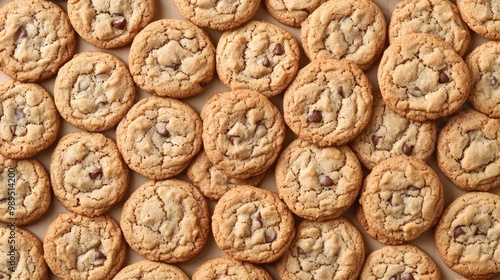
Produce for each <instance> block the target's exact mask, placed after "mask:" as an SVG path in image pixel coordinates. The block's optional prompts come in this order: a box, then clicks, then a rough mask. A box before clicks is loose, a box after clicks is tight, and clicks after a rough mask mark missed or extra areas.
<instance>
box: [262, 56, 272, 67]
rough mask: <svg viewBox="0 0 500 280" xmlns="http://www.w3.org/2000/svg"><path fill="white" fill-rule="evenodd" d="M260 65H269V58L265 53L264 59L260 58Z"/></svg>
mask: <svg viewBox="0 0 500 280" xmlns="http://www.w3.org/2000/svg"><path fill="white" fill-rule="evenodd" d="M262 65H264V66H265V67H269V66H271V61H270V60H269V58H268V57H267V55H265V56H264V59H262Z"/></svg>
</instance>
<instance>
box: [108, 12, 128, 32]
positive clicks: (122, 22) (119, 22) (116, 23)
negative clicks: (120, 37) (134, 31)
mask: <svg viewBox="0 0 500 280" xmlns="http://www.w3.org/2000/svg"><path fill="white" fill-rule="evenodd" d="M115 16H117V17H118V19H115V20H113V21H112V22H111V25H112V26H113V27H114V28H116V29H120V30H123V29H125V27H126V26H127V19H125V17H123V15H122V14H116V15H115Z"/></svg>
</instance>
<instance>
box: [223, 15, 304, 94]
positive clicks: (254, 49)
mask: <svg viewBox="0 0 500 280" xmlns="http://www.w3.org/2000/svg"><path fill="white" fill-rule="evenodd" d="M299 57H300V49H299V44H298V43H297V40H296V39H295V37H293V35H292V34H291V33H289V32H288V31H286V30H285V29H283V28H281V27H279V26H277V25H274V24H271V23H268V22H264V21H251V22H249V23H247V24H245V25H243V26H241V27H239V28H237V29H233V30H230V31H226V32H224V33H223V34H222V36H221V37H220V39H219V42H218V43H217V49H216V60H217V62H216V68H217V74H218V76H219V78H220V80H221V82H222V83H224V84H225V85H226V86H228V87H229V88H230V89H231V90H238V89H249V90H255V91H258V92H260V93H262V94H263V95H265V96H266V97H272V96H275V95H278V94H279V93H281V92H282V91H283V90H284V89H285V88H286V87H287V86H288V85H289V84H290V83H291V82H292V80H293V79H294V78H295V75H296V74H297V71H298V69H299Z"/></svg>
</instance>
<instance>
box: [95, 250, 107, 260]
mask: <svg viewBox="0 0 500 280" xmlns="http://www.w3.org/2000/svg"><path fill="white" fill-rule="evenodd" d="M95 259H96V260H105V259H106V255H104V254H103V253H102V252H101V251H99V250H98V249H97V248H96V249H95Z"/></svg>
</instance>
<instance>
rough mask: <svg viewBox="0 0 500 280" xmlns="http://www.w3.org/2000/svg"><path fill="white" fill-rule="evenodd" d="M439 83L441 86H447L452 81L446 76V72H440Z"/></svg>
mask: <svg viewBox="0 0 500 280" xmlns="http://www.w3.org/2000/svg"><path fill="white" fill-rule="evenodd" d="M438 81H439V83H440V84H446V83H448V82H449V81H450V77H448V75H446V73H445V72H444V71H441V72H439V80H438Z"/></svg>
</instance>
